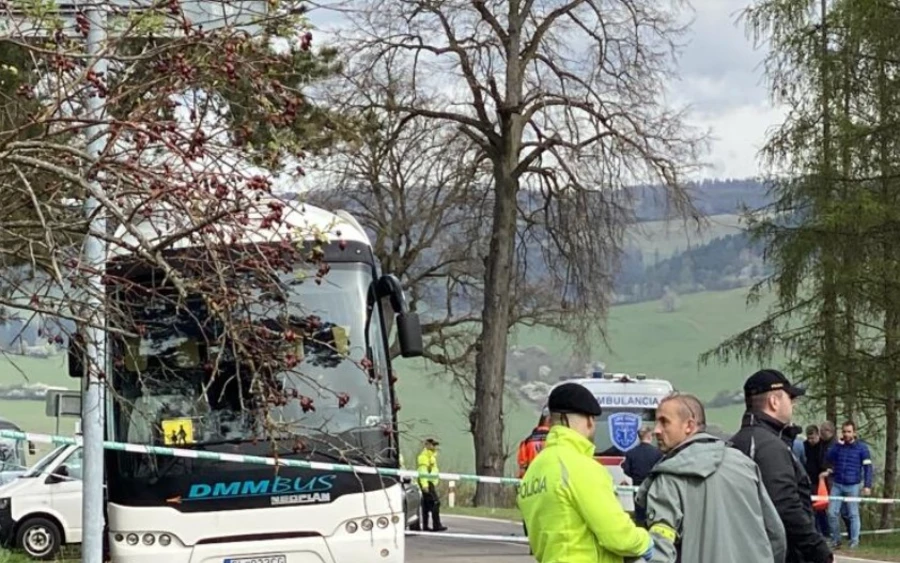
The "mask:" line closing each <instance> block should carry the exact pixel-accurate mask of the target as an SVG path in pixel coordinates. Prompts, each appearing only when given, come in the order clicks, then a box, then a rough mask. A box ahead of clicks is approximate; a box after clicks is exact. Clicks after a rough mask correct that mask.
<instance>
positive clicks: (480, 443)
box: [470, 159, 518, 506]
mask: <svg viewBox="0 0 900 563" xmlns="http://www.w3.org/2000/svg"><path fill="white" fill-rule="evenodd" d="M514 168H515V161H514V160H513V161H509V160H507V159H501V161H500V162H498V163H497V164H496V165H495V170H494V181H495V184H496V185H495V188H494V194H495V196H494V197H495V200H494V212H493V225H492V228H491V245H490V250H489V254H488V257H487V264H486V269H487V271H486V273H485V286H484V309H483V311H482V325H481V335H480V336H479V346H478V355H477V357H476V364H475V404H474V406H473V409H472V413H471V414H470V421H471V431H472V436H473V438H474V441H475V468H476V472H477V473H478V474H479V475H490V476H502V475H503V470H504V465H505V462H506V454H505V452H504V450H503V429H504V425H503V394H504V387H505V385H504V383H505V377H506V348H507V337H508V332H509V308H510V299H511V295H510V293H511V292H510V283H511V281H512V275H513V269H514V267H515V262H514V261H515V235H516V197H517V196H518V182H517V181H516V180H515V179H514V178H513V177H512V171H513V169H514ZM499 495H500V490H499V486H498V485H491V484H486V483H479V484H478V487H477V489H476V491H475V506H496V505H497V502H498V500H499Z"/></svg>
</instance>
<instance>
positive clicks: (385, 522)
mask: <svg viewBox="0 0 900 563" xmlns="http://www.w3.org/2000/svg"><path fill="white" fill-rule="evenodd" d="M375 523H376V524H377V525H378V527H379V528H387V527H388V524H390V522H388V519H387V518H385V517H384V516H382V517H380V518H379V519H378V520H376V521H375Z"/></svg>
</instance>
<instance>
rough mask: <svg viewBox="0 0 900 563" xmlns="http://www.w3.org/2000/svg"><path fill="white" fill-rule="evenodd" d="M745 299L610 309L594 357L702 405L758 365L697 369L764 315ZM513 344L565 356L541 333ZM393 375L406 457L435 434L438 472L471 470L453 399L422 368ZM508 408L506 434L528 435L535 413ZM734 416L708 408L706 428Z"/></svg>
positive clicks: (701, 297)
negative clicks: (703, 356)
mask: <svg viewBox="0 0 900 563" xmlns="http://www.w3.org/2000/svg"><path fill="white" fill-rule="evenodd" d="M745 295H746V291H745V290H735V291H727V292H706V293H701V294H695V295H688V296H684V297H683V298H682V300H681V307H680V309H679V310H678V311H677V312H675V313H669V314H663V313H659V312H658V311H657V308H658V303H656V302H652V303H640V304H636V305H626V306H621V307H615V308H613V310H612V312H611V314H610V318H609V323H608V326H609V336H610V343H611V346H612V349H613V350H612V353H608V352H606V351H604V350H603V349H602V347H600V346H599V345H598V347H597V348H598V349H596V350H595V351H594V353H593V354H592V356H593V357H595V358H602V359H604V361H605V362H606V364H607V366H608V367H609V369H611V370H616V371H626V372H632V373H636V372H643V373H646V374H648V375H649V376H656V377H661V378H665V379H669V380H671V381H672V382H673V383H674V384H675V386H676V387H677V388H678V389H680V390H682V391H688V392H693V393H696V394H698V395H699V396H700V397H701V398H703V399H710V398H712V397H713V396H714V395H715V394H716V393H717V392H718V391H719V390H721V389H739V388H740V385H741V383H742V381H743V378H744V377H746V375H747V374H748V373H749V372H751V371H752V370H754V369H756V368H757V366H752V365H745V366H741V365H739V364H732V365H727V366H720V365H711V366H704V367H698V365H697V357H698V355H699V354H700V353H702V352H704V351H705V350H707V349H709V348H711V347H713V346H715V345H716V344H717V343H718V342H720V341H721V340H722V339H723V338H725V337H727V336H729V335H731V334H733V333H735V332H737V331H739V330H741V329H743V328H745V327H747V326H749V325H750V324H751V323H753V322H755V321H756V320H758V319H760V318H761V317H762V314H763V305H761V306H759V307H756V308H754V309H752V310H749V311H748V310H747V308H746V306H745ZM511 340H512V341H511V344H512V343H517V344H519V345H522V346H528V345H531V344H540V345H542V346H544V347H545V348H546V349H547V350H548V352H550V353H551V354H552V353H558V354H569V353H570V346H569V345H568V344H567V343H566V342H565V341H564V340H562V339H560V338H558V337H556V335H555V334H554V333H552V332H550V331H546V330H522V331H519V333H518V334H516V335H513V336H512V339H511ZM399 371H400V381H399V383H398V389H399V394H400V401H401V404H402V410H401V411H400V412H401V415H402V418H403V419H404V421H405V422H406V423H407V424H408V425H410V426H411V428H409V429H408V430H409V431H408V433H407V436H408V438H409V439H410V441H412V442H413V443H409V442H407V444H405V445H406V448H405V451H406V455H407V456H409V455H411V454H412V448H414V447H416V443H415V441H416V440H417V439H419V438H421V437H422V436H424V435H426V434H436V435H438V436H439V437H440V438H441V440H442V442H443V454H442V461H443V464H442V467H446V469H448V470H450V469H453V470H461V471H470V470H471V469H472V467H473V454H472V446H471V438H470V437H469V435H468V434H466V433H465V425H466V422H467V421H466V418H465V417H464V416H463V415H462V414H461V413H462V408H461V404H460V399H459V397H458V393H455V392H454V389H453V388H452V387H451V386H450V385H448V384H447V383H446V382H444V381H442V380H441V379H439V378H438V377H435V376H431V375H427V374H426V373H424V370H423V369H422V366H421V363H418V362H417V363H412V364H404V365H402V366H401V367H400V368H399ZM506 405H507V406H506V410H507V415H506V418H505V421H504V422H505V425H506V431H507V436H508V437H510V438H511V439H513V440H515V441H518V439H519V438H520V437H521V436H523V435H524V434H525V433H527V432H528V431H529V430H530V429H531V427H532V425H533V423H534V419H535V417H536V414H537V412H536V410H535V409H534V408H530V407H524V406H522V405H520V404H515V403H513V402H509V401H508V402H507V404H506ZM740 413H741V409H740V408H738V407H731V408H725V409H713V410H710V411H709V413H708V417H709V419H710V422H712V423H715V424H720V425H722V426H724V427H726V428H735V427H736V426H737V424H738V422H739V419H740ZM408 463H409V462H408Z"/></svg>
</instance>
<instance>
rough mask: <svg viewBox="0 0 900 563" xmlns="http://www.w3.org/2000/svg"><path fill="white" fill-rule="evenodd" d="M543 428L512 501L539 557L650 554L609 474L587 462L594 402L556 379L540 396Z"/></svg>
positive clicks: (570, 562) (545, 561) (600, 561)
mask: <svg viewBox="0 0 900 563" xmlns="http://www.w3.org/2000/svg"><path fill="white" fill-rule="evenodd" d="M547 407H548V409H549V410H550V433H549V434H548V435H547V441H546V443H545V445H544V449H543V450H542V451H541V453H540V454H538V456H537V457H536V458H535V459H534V461H532V462H531V465H530V466H529V467H528V471H526V472H525V475H524V477H522V483H521V484H520V486H519V492H518V498H517V501H516V502H517V504H518V506H519V510H520V511H521V512H522V516H523V519H524V520H525V525H526V526H527V528H528V543H529V544H530V545H531V549H532V552H533V553H534V556H535V558H536V559H537V560H538V561H539V562H540V563H551V562H552V563H623V562H624V561H625V560H629V561H632V560H634V559H644V560H647V561H650V560H651V559H652V557H653V539H652V538H651V537H650V534H649V532H647V530H645V529H643V528H640V527H638V526H637V525H635V523H634V522H633V521H632V519H631V518H630V517H629V516H628V513H626V512H625V510H624V509H623V508H622V505H621V504H619V499H618V498H617V497H616V489H615V485H614V484H613V480H612V476H611V475H610V474H609V471H607V470H606V468H605V467H603V466H602V465H601V464H600V463H598V462H597V461H596V460H594V441H593V440H594V434H595V432H596V430H597V423H596V417H598V416H600V414H601V410H600V404H599V403H598V402H597V399H596V398H595V397H594V395H593V393H591V392H590V391H589V390H588V389H587V388H586V387H584V386H583V385H579V384H578V383H574V382H568V383H563V384H561V385H559V386H557V387H555V388H554V389H553V391H551V393H550V397H549V399H548V401H547Z"/></svg>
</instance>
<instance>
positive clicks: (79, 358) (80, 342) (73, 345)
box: [67, 329, 85, 379]
mask: <svg viewBox="0 0 900 563" xmlns="http://www.w3.org/2000/svg"><path fill="white" fill-rule="evenodd" d="M67 352H68V357H69V362H68V364H69V377H74V378H76V379H81V378H83V377H84V365H85V364H84V352H85V351H84V336H82V333H81V331H80V330H78V329H76V330H75V332H73V333H72V334H71V335H70V336H69V347H68V350H67Z"/></svg>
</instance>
